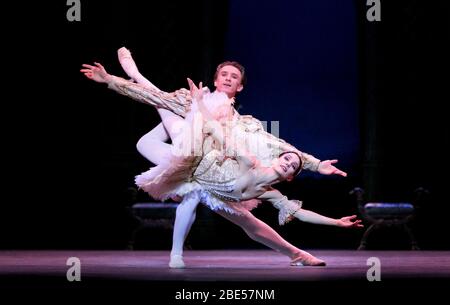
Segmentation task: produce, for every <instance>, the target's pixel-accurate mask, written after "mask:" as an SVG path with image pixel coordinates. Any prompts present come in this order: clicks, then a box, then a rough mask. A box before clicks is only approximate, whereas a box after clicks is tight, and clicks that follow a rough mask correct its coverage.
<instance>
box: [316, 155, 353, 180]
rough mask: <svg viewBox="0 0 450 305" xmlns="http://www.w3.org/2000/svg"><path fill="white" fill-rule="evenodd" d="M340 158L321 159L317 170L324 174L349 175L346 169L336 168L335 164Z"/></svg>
mask: <svg viewBox="0 0 450 305" xmlns="http://www.w3.org/2000/svg"><path fill="white" fill-rule="evenodd" d="M337 162H338V160H336V159H334V160H324V161H320V163H319V167H318V168H317V171H318V172H319V173H321V174H322V175H341V176H343V177H347V173H346V172H344V171H341V170H340V169H338V168H336V167H335V166H334V165H333V164H334V163H337Z"/></svg>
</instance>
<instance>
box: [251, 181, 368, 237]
mask: <svg viewBox="0 0 450 305" xmlns="http://www.w3.org/2000/svg"><path fill="white" fill-rule="evenodd" d="M258 198H259V199H262V200H267V201H269V202H270V203H272V205H273V206H274V207H275V208H277V209H279V210H280V213H279V218H278V220H279V224H280V225H283V224H285V223H287V222H289V221H290V220H291V219H292V218H293V217H295V218H298V219H299V220H301V221H304V222H309V223H314V224H321V225H331V226H338V227H343V228H351V227H355V228H360V227H362V226H363V225H362V224H361V220H359V219H356V215H352V216H346V217H342V218H340V219H334V218H330V217H326V216H323V215H320V214H317V213H315V212H312V211H309V210H305V209H303V208H302V202H301V201H298V200H288V199H287V197H286V196H284V195H283V194H281V193H280V191H278V190H276V189H273V188H272V189H271V190H269V191H267V192H265V193H264V194H263V195H261V196H259V197H258Z"/></svg>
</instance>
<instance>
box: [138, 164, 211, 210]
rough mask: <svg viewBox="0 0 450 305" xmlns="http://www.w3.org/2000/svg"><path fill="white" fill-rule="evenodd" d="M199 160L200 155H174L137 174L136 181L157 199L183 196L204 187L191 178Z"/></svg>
mask: <svg viewBox="0 0 450 305" xmlns="http://www.w3.org/2000/svg"><path fill="white" fill-rule="evenodd" d="M199 161H200V160H199V157H175V156H172V157H171V158H170V159H168V160H167V161H166V162H163V163H161V164H159V165H157V166H155V167H152V168H150V170H148V171H146V172H143V173H142V174H140V175H138V176H136V177H135V183H136V185H137V186H138V187H139V188H140V189H142V190H143V191H145V192H147V193H148V194H149V195H150V196H151V197H152V198H154V199H157V200H163V201H164V200H166V199H168V198H172V197H175V196H181V197H182V196H184V195H186V194H187V193H189V192H192V191H195V190H201V189H202V188H201V186H200V184H198V183H197V182H195V181H192V180H191V177H192V173H193V171H194V170H195V169H196V167H197V165H198V162H199Z"/></svg>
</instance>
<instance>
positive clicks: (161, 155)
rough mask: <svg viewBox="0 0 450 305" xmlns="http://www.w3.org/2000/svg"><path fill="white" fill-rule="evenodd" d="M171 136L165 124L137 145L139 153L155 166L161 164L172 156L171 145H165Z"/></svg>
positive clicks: (140, 140) (161, 124) (146, 135)
mask: <svg viewBox="0 0 450 305" xmlns="http://www.w3.org/2000/svg"><path fill="white" fill-rule="evenodd" d="M168 140H169V135H168V134H167V131H166V129H165V128H164V125H163V123H159V124H158V126H156V127H155V128H153V129H152V130H150V131H149V132H148V133H146V134H145V135H143V136H142V137H141V138H140V139H139V141H138V142H137V144H136V148H137V150H138V151H139V153H140V154H141V155H142V156H144V158H146V159H147V160H149V161H150V162H152V163H153V164H155V165H158V164H161V163H162V162H163V161H164V160H165V159H167V158H168V157H169V156H170V154H171V147H172V146H171V145H170V144H168V143H165V142H167V141H168Z"/></svg>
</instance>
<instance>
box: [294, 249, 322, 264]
mask: <svg viewBox="0 0 450 305" xmlns="http://www.w3.org/2000/svg"><path fill="white" fill-rule="evenodd" d="M291 266H326V263H325V261H323V260H321V259H318V258H317V257H314V256H313V255H311V254H310V253H308V252H306V251H303V250H301V251H300V252H298V253H297V254H296V255H295V257H294V258H293V259H292V261H291Z"/></svg>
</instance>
